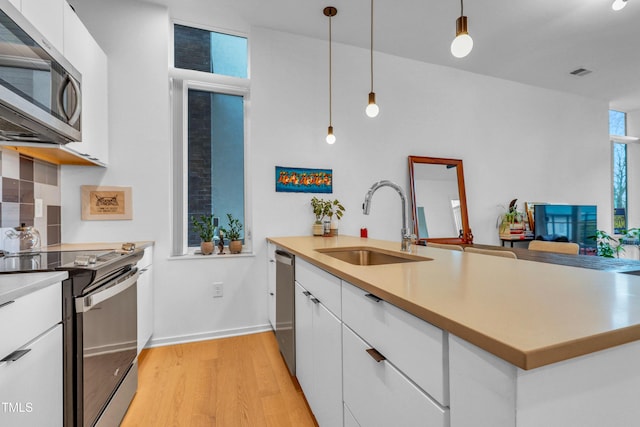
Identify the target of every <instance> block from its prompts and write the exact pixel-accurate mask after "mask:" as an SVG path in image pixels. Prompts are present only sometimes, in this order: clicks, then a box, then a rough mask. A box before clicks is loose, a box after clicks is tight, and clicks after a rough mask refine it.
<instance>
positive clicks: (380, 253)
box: [316, 247, 431, 265]
mask: <svg viewBox="0 0 640 427" xmlns="http://www.w3.org/2000/svg"><path fill="white" fill-rule="evenodd" d="M316 251H317V252H320V253H323V254H325V255H328V256H330V257H333V258H336V259H339V260H341V261H345V262H348V263H349V264H353V265H385V264H398V263H403V262H418V261H431V258H427V257H421V256H417V255H410V254H404V253H402V254H401V253H397V252H391V251H385V250H383V249H378V248H367V247H351V248H329V249H316Z"/></svg>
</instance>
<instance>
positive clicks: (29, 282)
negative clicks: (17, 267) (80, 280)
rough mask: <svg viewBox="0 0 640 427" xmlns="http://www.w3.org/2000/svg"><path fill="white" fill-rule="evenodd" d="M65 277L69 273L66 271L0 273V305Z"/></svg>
mask: <svg viewBox="0 0 640 427" xmlns="http://www.w3.org/2000/svg"><path fill="white" fill-rule="evenodd" d="M67 277H69V274H68V273H67V272H66V271H51V272H42V273H7V274H0V305H2V304H4V303H7V302H9V301H13V300H15V299H16V298H20V297H22V296H25V295H27V294H29V293H31V292H35V291H37V290H39V289H42V288H44V287H47V286H49V285H53V284H54V283H58V282H61V281H62V280H64V279H66V278H67Z"/></svg>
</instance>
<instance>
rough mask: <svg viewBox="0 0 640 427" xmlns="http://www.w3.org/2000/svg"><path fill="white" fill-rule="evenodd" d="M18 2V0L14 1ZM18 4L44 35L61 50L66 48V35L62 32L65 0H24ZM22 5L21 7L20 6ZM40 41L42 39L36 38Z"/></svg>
mask: <svg viewBox="0 0 640 427" xmlns="http://www.w3.org/2000/svg"><path fill="white" fill-rule="evenodd" d="M12 3H14V4H16V2H15V1H14V2H12ZM18 3H20V5H16V7H18V9H20V10H21V11H22V14H23V15H24V17H25V18H27V19H28V20H29V22H31V23H32V24H33V25H34V26H35V27H36V28H37V29H38V31H40V33H42V35H43V36H44V37H45V38H46V39H47V40H46V42H48V43H50V44H51V45H52V46H53V47H55V48H56V49H57V50H59V51H60V52H63V50H64V36H63V34H62V25H63V24H62V22H63V14H64V7H65V6H67V2H66V1H65V0H22V1H21V2H19V1H18ZM20 6H21V7H20ZM36 41H37V42H38V43H40V42H41V40H36Z"/></svg>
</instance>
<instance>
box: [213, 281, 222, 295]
mask: <svg viewBox="0 0 640 427" xmlns="http://www.w3.org/2000/svg"><path fill="white" fill-rule="evenodd" d="M213 297H214V298H220V297H222V282H214V283H213Z"/></svg>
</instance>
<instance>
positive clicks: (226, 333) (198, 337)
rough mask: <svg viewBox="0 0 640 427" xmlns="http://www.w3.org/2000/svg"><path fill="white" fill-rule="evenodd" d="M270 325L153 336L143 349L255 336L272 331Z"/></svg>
mask: <svg viewBox="0 0 640 427" xmlns="http://www.w3.org/2000/svg"><path fill="white" fill-rule="evenodd" d="M272 330H273V329H272V328H271V325H270V324H266V325H256V326H250V327H246V328H237V329H226V330H223V331H211V332H202V333H198V334H190V335H178V336H174V337H165V338H154V337H153V336H152V337H151V339H150V340H149V342H147V345H145V347H144V348H152V347H163V346H166V345H174V344H186V343H190V342H197V341H207V340H214V339H218V338H228V337H237V336H240V335H249V334H256V333H259V332H266V331H272Z"/></svg>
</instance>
